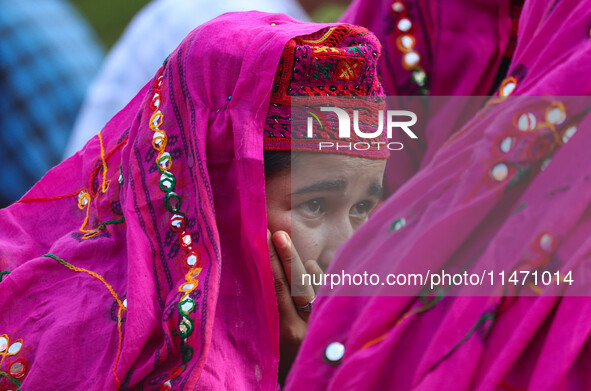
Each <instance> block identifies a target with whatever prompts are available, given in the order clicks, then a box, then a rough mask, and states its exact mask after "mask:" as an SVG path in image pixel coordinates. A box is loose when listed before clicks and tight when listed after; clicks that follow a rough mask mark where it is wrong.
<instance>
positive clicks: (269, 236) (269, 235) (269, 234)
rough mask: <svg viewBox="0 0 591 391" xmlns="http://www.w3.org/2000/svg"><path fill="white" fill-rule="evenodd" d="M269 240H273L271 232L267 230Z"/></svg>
mask: <svg viewBox="0 0 591 391" xmlns="http://www.w3.org/2000/svg"><path fill="white" fill-rule="evenodd" d="M267 240H271V230H270V229H268V230H267Z"/></svg>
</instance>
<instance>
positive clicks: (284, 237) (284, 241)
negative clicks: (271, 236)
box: [280, 232, 289, 246]
mask: <svg viewBox="0 0 591 391" xmlns="http://www.w3.org/2000/svg"><path fill="white" fill-rule="evenodd" d="M280 236H281V244H282V245H284V246H289V235H288V234H286V233H285V232H283V233H282V234H281V235H280Z"/></svg>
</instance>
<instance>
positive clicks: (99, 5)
mask: <svg viewBox="0 0 591 391" xmlns="http://www.w3.org/2000/svg"><path fill="white" fill-rule="evenodd" d="M71 2H72V4H74V5H75V6H76V7H77V8H78V10H79V11H80V12H81V13H82V15H84V16H85V17H86V19H87V20H88V21H89V22H90V24H91V25H92V26H93V27H94V30H95V31H96V33H97V35H98V37H99V39H100V40H101V41H102V42H103V44H104V45H105V48H106V49H108V48H110V47H111V46H113V44H114V43H115V42H116V41H117V39H118V38H119V36H120V35H121V33H122V32H123V30H124V29H125V26H127V24H128V23H129V21H130V20H131V18H132V17H133V15H135V13H136V12H138V11H139V10H140V9H142V7H143V6H144V5H146V4H148V3H149V2H150V1H149V0H100V1H97V0H71Z"/></svg>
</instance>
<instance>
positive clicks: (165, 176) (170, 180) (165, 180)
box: [160, 171, 176, 192]
mask: <svg viewBox="0 0 591 391" xmlns="http://www.w3.org/2000/svg"><path fill="white" fill-rule="evenodd" d="M175 185H176V178H175V177H174V175H173V174H172V173H171V172H169V171H165V172H163V173H162V175H160V190H162V191H165V192H168V191H173V190H174V186H175Z"/></svg>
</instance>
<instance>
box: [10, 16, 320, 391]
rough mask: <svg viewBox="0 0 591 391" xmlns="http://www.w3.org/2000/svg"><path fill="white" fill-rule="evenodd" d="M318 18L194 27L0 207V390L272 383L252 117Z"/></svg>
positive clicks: (263, 107) (270, 312) (273, 321)
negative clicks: (104, 120) (287, 50)
mask: <svg viewBox="0 0 591 391" xmlns="http://www.w3.org/2000/svg"><path fill="white" fill-rule="evenodd" d="M323 27H326V25H315V24H309V23H302V22H298V21H295V20H293V19H291V18H289V17H287V16H284V15H278V14H264V13H259V12H249V13H232V14H225V15H223V16H221V17H219V18H217V19H215V20H213V21H211V22H209V23H207V24H205V25H203V26H201V27H199V28H197V29H196V30H194V31H193V32H192V33H191V34H190V35H189V36H188V37H187V38H186V39H185V40H184V41H183V43H182V44H181V45H180V46H179V47H178V48H177V49H176V50H175V51H174V52H173V53H172V54H171V55H170V57H169V58H168V59H167V60H166V61H165V65H164V66H163V68H162V69H161V70H160V72H159V73H158V75H156V77H155V78H154V79H153V80H152V81H150V82H149V83H148V84H147V85H146V87H144V89H142V91H140V93H139V94H138V95H137V96H136V97H135V98H134V99H133V100H132V102H130V103H129V104H128V105H127V107H126V108H125V109H124V110H122V111H121V112H120V113H119V114H118V115H116V116H115V117H114V118H113V119H112V120H111V121H110V122H109V123H108V124H107V125H106V127H105V128H104V129H103V130H102V131H101V132H100V134H99V135H97V136H96V137H95V138H93V139H92V140H91V141H90V142H89V143H88V144H87V145H86V147H85V148H84V149H83V150H82V151H80V152H78V153H77V154H76V155H74V156H73V157H72V158H70V159H68V160H67V161H65V162H64V163H62V164H61V165H59V166H58V167H56V168H54V169H53V170H51V171H50V172H49V173H48V174H47V175H46V176H45V177H44V178H43V179H42V180H41V181H40V182H39V183H38V184H37V185H36V186H35V187H34V188H33V189H32V190H31V191H29V193H27V194H26V196H25V197H24V198H23V199H21V200H20V201H19V202H18V203H16V204H14V205H12V206H10V207H9V208H6V209H4V210H1V211H0V272H1V273H2V274H1V277H2V278H1V282H0V308H1V315H0V388H2V389H4V388H8V389H17V388H20V389H23V390H57V389H63V388H67V389H76V390H83V389H84V390H114V389H116V388H120V389H132V388H134V389H135V388H137V389H144V390H148V389H149V390H153V389H156V390H167V389H175V390H177V389H178V390H181V389H182V390H193V389H207V390H222V389H234V390H274V389H275V387H276V384H277V383H276V382H277V363H278V359H279V331H278V330H279V328H278V325H279V319H278V311H277V303H276V299H275V290H274V284H273V276H272V272H271V265H270V262H268V259H269V253H268V248H267V240H266V219H265V217H264V216H266V212H265V194H264V172H263V171H264V170H263V124H264V121H265V116H266V113H267V110H268V107H269V97H270V93H271V86H272V83H273V78H274V75H275V71H276V69H277V65H278V62H279V59H280V56H281V53H282V52H283V49H284V46H285V44H286V42H287V41H288V40H289V39H291V38H293V37H294V36H298V35H303V34H309V33H312V32H315V31H317V30H320V29H321V28H323ZM154 28H156V29H157V28H158V26H154Z"/></svg>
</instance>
